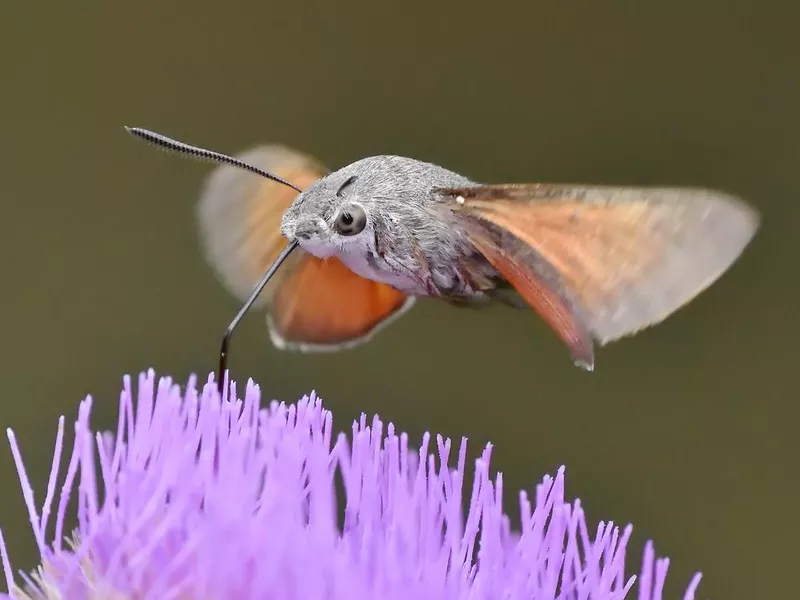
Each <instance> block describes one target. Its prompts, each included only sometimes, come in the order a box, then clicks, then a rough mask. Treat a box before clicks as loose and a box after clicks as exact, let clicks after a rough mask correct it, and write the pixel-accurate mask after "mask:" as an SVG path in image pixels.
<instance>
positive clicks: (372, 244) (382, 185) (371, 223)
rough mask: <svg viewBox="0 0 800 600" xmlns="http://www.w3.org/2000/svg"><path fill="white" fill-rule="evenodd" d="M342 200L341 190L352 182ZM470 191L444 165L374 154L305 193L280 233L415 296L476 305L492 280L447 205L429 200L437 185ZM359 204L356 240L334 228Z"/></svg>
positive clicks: (434, 198)
mask: <svg viewBox="0 0 800 600" xmlns="http://www.w3.org/2000/svg"><path fill="white" fill-rule="evenodd" d="M352 176H355V177H356V179H355V181H354V182H353V183H352V184H350V185H348V186H346V187H345V188H344V190H343V191H342V194H341V197H340V196H338V195H337V192H338V191H339V189H340V187H341V186H342V184H343V183H345V182H346V181H347V180H348V179H349V178H350V177H352ZM468 185H475V184H473V182H471V181H470V180H469V179H467V178H466V177H463V176H461V175H459V174H458V173H454V172H453V171H449V170H447V169H445V168H443V167H439V166H437V165H434V164H431V163H426V162H422V161H418V160H414V159H411V158H405V157H400V156H371V157H369V158H364V159H362V160H359V161H357V162H354V163H352V164H350V165H348V166H346V167H343V168H342V169H339V170H338V171H335V172H333V173H331V174H329V175H328V176H327V177H324V178H322V179H321V180H319V181H317V182H316V183H315V184H313V185H312V186H311V187H309V188H308V189H306V190H305V191H304V192H303V193H302V194H301V195H300V196H298V197H297V199H296V200H295V201H294V203H293V204H292V205H291V206H290V207H289V208H288V209H287V210H286V212H285V213H284V216H283V221H282V226H281V232H282V233H283V235H284V236H286V237H287V238H289V239H294V237H295V234H296V233H297V231H298V230H301V231H302V232H303V233H304V234H305V235H308V236H310V237H309V238H308V239H302V238H301V239H299V241H300V245H301V246H302V247H303V248H304V249H306V250H307V251H308V252H310V253H312V254H314V255H316V256H318V257H321V258H323V257H327V256H334V255H335V256H337V257H338V258H339V259H340V260H342V262H344V263H345V264H346V265H347V266H348V267H349V268H350V269H352V270H353V271H355V272H356V273H358V274H359V275H361V276H362V277H366V278H368V279H372V280H376V281H381V282H383V283H387V284H390V285H392V286H394V287H396V288H397V289H400V290H402V291H404V292H406V293H408V294H412V295H417V296H445V297H448V298H465V299H466V298H472V299H479V298H481V297H483V296H484V292H486V291H489V290H490V289H491V288H492V287H493V285H492V284H491V283H490V282H491V281H492V280H494V279H496V278H497V274H496V272H495V271H494V269H493V268H492V267H491V266H490V265H489V264H488V263H487V262H486V261H485V260H484V259H482V258H481V257H480V256H479V255H478V254H477V253H476V252H475V250H474V249H473V247H472V246H471V244H470V242H469V241H468V239H467V238H466V236H465V235H464V231H463V229H462V228H461V227H459V226H458V219H459V216H458V215H456V214H454V212H453V211H452V209H451V207H452V201H448V200H446V199H444V198H441V197H439V196H436V195H435V194H432V193H431V192H432V190H433V189H434V188H437V187H463V186H468ZM352 204H357V205H359V206H361V207H362V208H363V209H364V210H365V212H366V214H367V225H366V227H365V228H364V230H363V231H362V232H361V233H359V234H358V235H355V236H351V237H344V236H340V235H338V234H337V233H335V232H334V230H333V223H334V220H335V219H336V216H337V214H338V213H339V211H340V210H342V209H343V208H345V207H347V206H349V205H352Z"/></svg>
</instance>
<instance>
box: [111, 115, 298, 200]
mask: <svg viewBox="0 0 800 600" xmlns="http://www.w3.org/2000/svg"><path fill="white" fill-rule="evenodd" d="M125 131H127V132H128V133H130V134H131V135H133V136H135V137H138V138H139V139H142V140H144V141H145V142H148V143H150V144H153V145H154V146H157V147H159V148H161V149H162V150H167V151H169V152H175V153H177V154H185V155H187V156H190V157H192V158H195V159H197V160H203V161H208V162H214V163H222V164H227V165H231V166H233V167H238V168H240V169H244V170H245V171H249V172H251V173H255V174H256V175H261V176H262V177H265V178H266V179H271V180H272V181H274V182H276V183H281V184H283V185H285V186H287V187H290V188H292V189H293V190H295V191H297V192H302V190H301V189H300V188H299V187H297V186H296V185H294V184H292V183H290V182H288V181H286V180H285V179H283V178H281V177H278V176H277V175H273V174H272V173H270V172H269V171H265V170H264V169H259V168H258V167H254V166H253V165H250V164H248V163H246V162H244V161H242V160H239V159H237V158H233V157H232V156H228V155H227V154H222V153H220V152H214V151H213V150H207V149H205V148H200V147H198V146H191V145H189V144H186V143H184V142H179V141H178V140H173V139H172V138H168V137H167V136H165V135H161V134H160V133H156V132H155V131H150V130H148V129H142V128H141V127H128V126H126V127H125Z"/></svg>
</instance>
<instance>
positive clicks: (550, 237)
mask: <svg viewBox="0 0 800 600" xmlns="http://www.w3.org/2000/svg"><path fill="white" fill-rule="evenodd" d="M438 193H439V194H440V195H442V196H444V197H446V198H450V199H452V200H453V206H454V210H456V212H460V213H462V214H465V215H469V216H470V217H471V219H470V222H471V224H473V225H474V223H476V222H477V223H480V222H482V223H484V224H488V225H490V226H491V227H492V228H497V229H499V230H501V231H503V232H507V234H510V236H509V235H506V236H501V237H497V236H494V237H491V236H489V237H486V236H485V235H484V236H481V233H480V231H481V229H480V228H479V229H473V231H474V232H475V234H474V235H473V237H475V238H481V237H483V241H482V242H480V241H479V242H478V244H481V243H482V244H483V246H484V247H483V248H482V249H481V251H482V253H484V255H485V256H486V258H487V260H489V261H490V262H493V264H494V263H495V262H497V264H495V268H497V269H498V271H500V272H501V273H503V275H504V276H505V277H507V278H508V279H509V282H510V283H511V284H512V285H514V286H515V287H516V288H517V291H518V292H520V293H521V294H522V295H523V296H524V297H525V298H526V300H527V301H528V302H529V304H531V306H532V307H534V308H535V309H537V310H539V311H540V312H541V308H540V307H541V304H542V301H541V300H539V299H537V296H536V295H537V294H538V295H539V296H541V295H542V294H545V295H547V294H550V293H551V292H556V295H557V296H558V297H561V298H566V297H569V298H571V299H572V300H574V302H575V305H574V306H573V307H572V309H571V312H572V315H573V320H574V321H575V322H580V321H583V323H584V325H585V327H586V328H587V329H588V330H589V331H590V332H591V333H592V335H593V336H594V337H595V338H596V339H598V340H599V341H601V342H607V341H610V340H613V339H617V338H619V337H622V336H624V335H628V334H631V333H634V332H635V331H637V330H639V329H641V328H643V327H646V326H648V325H651V324H654V323H656V322H658V321H660V320H662V319H664V318H665V317H667V316H668V315H669V314H670V313H671V312H673V311H674V310H676V309H677V308H679V307H680V306H681V305H683V304H685V303H686V302H688V301H689V300H691V299H692V298H693V297H694V296H696V295H697V294H698V293H700V292H701V291H702V290H703V289H705V288H706V287H707V286H708V285H710V284H711V283H712V282H713V281H714V280H715V279H716V278H717V277H719V275H721V274H722V273H723V272H724V271H725V270H726V269H727V268H728V267H729V266H730V264H731V263H732V262H733V261H734V260H735V259H736V257H737V256H738V255H739V254H740V253H741V251H742V250H743V249H744V247H745V246H746V245H747V243H748V242H749V241H750V239H751V238H752V236H753V234H754V233H755V231H756V229H757V226H758V216H757V215H756V213H755V212H754V211H753V210H752V209H750V207H748V206H747V205H745V204H744V203H742V202H741V201H739V200H738V199H736V198H732V197H730V196H728V195H726V194H722V193H719V192H714V191H708V190H699V189H689V188H687V189H680V188H663V189H659V188H622V187H620V188H616V187H581V186H563V185H546V184H530V185H494V186H492V185H490V186H475V187H468V188H459V189H441V190H438ZM487 243H488V244H490V245H491V244H494V245H495V246H497V247H492V248H488V249H487V248H486V247H485V246H486V244H487ZM515 244H521V245H522V246H523V247H524V248H527V249H528V250H529V252H527V254H526V253H522V257H523V258H522V262H518V263H514V264H513V265H512V264H510V263H509V262H508V260H506V261H505V264H504V263H503V257H504V256H510V254H509V248H507V247H504V246H509V245H511V246H513V245H515ZM487 252H488V254H487ZM517 254H519V253H517ZM514 260H517V259H516V258H515V259H514ZM545 266H546V268H547V269H549V270H552V272H553V274H554V275H555V278H545V279H543V277H542V275H543V273H542V272H541V271H542V267H545ZM544 280H546V281H547V284H546V285H549V286H550V287H551V289H550V290H548V291H546V292H542V291H541V290H539V291H536V292H535V293H534V291H533V290H534V289H536V287H537V286H539V287H541V284H542V281H544ZM515 282H516V283H515ZM518 286H521V287H518ZM553 288H559V289H553ZM545 313H547V309H545ZM543 316H544V317H545V318H546V319H547V320H548V322H550V323H551V324H552V325H553V326H554V327H555V328H556V330H557V331H558V332H559V334H560V335H561V337H562V338H564V339H565V340H566V339H568V338H569V336H570V334H569V332H568V331H567V329H565V327H566V326H565V325H564V324H563V322H562V321H558V323H556V324H554V323H553V317H552V316H547V314H543Z"/></svg>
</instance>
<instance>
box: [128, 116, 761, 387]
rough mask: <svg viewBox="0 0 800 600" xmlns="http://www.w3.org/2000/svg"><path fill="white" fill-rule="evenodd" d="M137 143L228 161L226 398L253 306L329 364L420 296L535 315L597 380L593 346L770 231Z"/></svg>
mask: <svg viewBox="0 0 800 600" xmlns="http://www.w3.org/2000/svg"><path fill="white" fill-rule="evenodd" d="M127 130H128V131H129V132H130V133H132V134H133V135H135V136H137V137H139V138H142V139H144V140H145V141H148V142H151V143H153V144H156V145H157V146H160V147H162V148H164V149H167V150H172V151H176V152H181V153H184V154H188V155H191V156H194V157H196V158H200V159H204V160H210V161H213V162H216V163H221V166H219V167H218V168H217V169H216V170H215V171H214V172H213V173H212V174H211V175H210V177H209V178H208V180H207V181H206V184H205V187H204V189H203V191H202V194H201V196H200V199H199V202H198V204H197V216H198V222H199V228H200V233H201V236H200V237H201V240H202V245H203V248H204V251H205V255H206V258H207V261H208V262H209V264H210V265H211V266H212V268H213V269H214V271H215V272H216V273H217V275H218V277H219V278H220V280H221V281H222V283H223V284H224V286H225V287H226V288H227V289H228V290H229V291H230V292H231V293H232V294H234V295H235V296H237V297H238V298H240V299H241V300H243V301H244V302H245V303H244V305H243V307H242V310H241V311H240V312H239V314H237V316H236V318H235V319H234V320H233V322H232V323H231V325H230V326H229V327H228V330H227V331H226V334H225V337H224V340H223V346H222V352H221V359H220V371H219V374H218V376H219V380H218V383H219V385H220V386H222V385H223V384H222V379H223V376H224V375H225V368H226V357H227V347H228V341H229V338H230V335H231V333H232V332H233V329H234V328H235V326H236V325H237V323H238V322H239V320H240V319H241V317H242V316H243V315H244V314H245V312H246V311H247V310H249V309H250V308H251V307H253V306H258V307H261V308H263V309H265V310H266V315H267V324H268V329H269V334H270V338H271V339H272V342H273V343H274V344H275V346H277V347H279V348H284V349H294V350H301V351H330V350H338V349H342V348H347V347H352V346H356V345H358V344H361V343H364V342H366V341H367V340H369V339H371V338H372V337H373V336H374V335H375V334H376V333H377V332H379V331H380V330H381V329H383V328H384V327H385V326H386V325H388V324H389V323H391V322H393V321H394V320H395V319H397V318H398V317H399V316H400V315H402V314H403V313H405V312H407V311H408V310H409V309H410V308H411V307H412V306H413V304H414V302H415V300H416V298H418V297H433V298H439V299H442V300H446V301H448V302H452V303H455V304H467V305H473V304H475V303H484V302H492V301H499V302H505V303H510V304H512V305H517V306H529V307H531V308H533V309H534V310H535V311H536V312H537V313H538V314H539V315H540V316H541V317H542V318H543V319H544V320H545V321H546V322H547V323H548V324H549V325H550V327H551V328H552V329H553V330H554V331H555V333H556V334H557V335H558V336H559V337H560V339H561V340H562V341H563V343H564V344H565V345H566V347H567V349H568V351H569V353H570V355H571V357H572V359H573V361H574V362H575V363H576V364H578V365H579V366H581V367H583V368H585V369H588V370H591V369H593V368H594V344H595V343H599V344H601V345H602V344H605V343H607V342H610V341H613V340H617V339H619V338H621V337H624V336H627V335H632V334H634V333H636V332H637V331H639V330H641V329H643V328H645V327H648V326H650V325H654V324H656V323H658V322H660V321H662V320H664V319H665V318H666V317H668V316H669V315H670V314H672V313H673V312H675V311H676V310H678V309H679V308H680V307H681V306H683V305H684V304H686V303H687V302H689V301H690V300H692V299H693V298H694V297H695V296H697V295H698V294H699V293H700V292H702V291H703V290H704V289H705V288H707V287H708V286H709V285H711V284H712V283H713V282H714V281H715V280H716V279H717V278H718V277H720V275H722V273H723V272H725V271H726V270H727V269H728V267H730V266H731V264H732V263H733V262H734V261H735V260H736V258H737V257H738V256H739V255H740V254H741V252H742V251H743V250H744V248H745V246H747V244H748V243H749V242H750V240H751V239H752V237H753V235H754V234H755V232H756V230H757V228H758V225H759V215H758V214H757V212H756V211H755V210H754V209H753V208H752V207H750V206H749V205H748V204H747V203H745V202H744V201H742V200H741V199H739V198H736V197H733V196H731V195H729V194H726V193H723V192H720V191H715V190H709V189H700V188H678V187H674V188H670V187H624V186H620V187H614V186H602V185H596V186H590V185H567V184H547V183H523V184H501V185H487V184H481V183H477V182H474V181H471V180H470V179H468V178H467V177H464V176H463V175H460V174H458V173H455V172H453V171H450V170H448V169H445V168H443V167H440V166H438V165H434V164H431V163H427V162H422V161H419V160H415V159H412V158H406V157H401V156H371V157H368V158H363V159H361V160H358V161H356V162H354V163H352V164H349V165H347V166H345V167H342V168H341V169H339V170H336V171H330V170H329V169H327V168H326V167H325V166H324V165H323V164H321V163H320V162H319V161H317V160H316V159H315V158H313V157H311V156H308V155H306V154H303V153H301V152H298V151H295V150H292V149H289V148H287V147H284V146H280V145H267V146H260V147H257V148H254V149H252V150H250V151H248V152H245V153H243V154H241V155H239V156H238V157H232V156H227V155H224V154H220V153H217V152H214V151H211V150H206V149H204V148H198V147H195V146H189V145H187V144H184V143H182V142H178V141H176V140H172V139H170V138H167V137H165V136H163V135H160V134H157V133H154V132H151V131H148V130H145V129H139V128H127ZM287 240H288V241H289V244H288V245H287V244H286V241H287ZM278 267H281V268H280V270H279V269H278ZM273 275H274V277H273ZM262 290H263V293H262ZM509 292H511V294H509Z"/></svg>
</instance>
